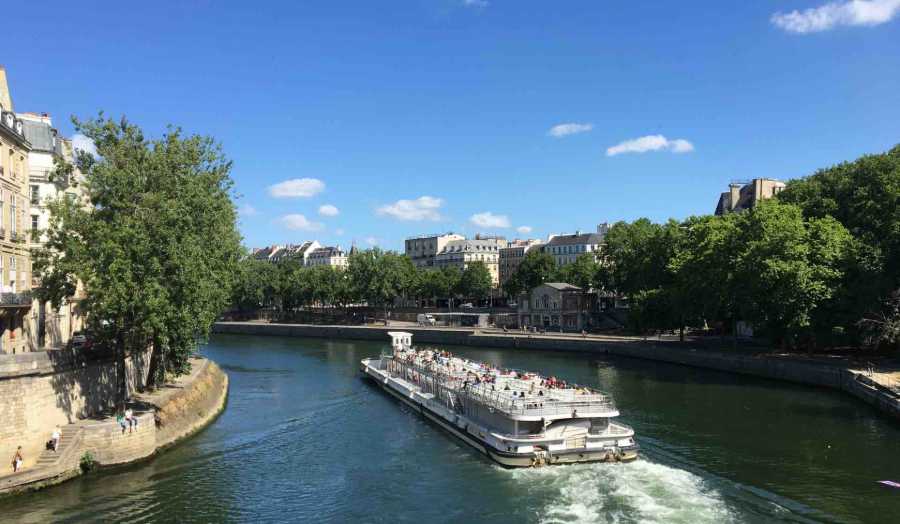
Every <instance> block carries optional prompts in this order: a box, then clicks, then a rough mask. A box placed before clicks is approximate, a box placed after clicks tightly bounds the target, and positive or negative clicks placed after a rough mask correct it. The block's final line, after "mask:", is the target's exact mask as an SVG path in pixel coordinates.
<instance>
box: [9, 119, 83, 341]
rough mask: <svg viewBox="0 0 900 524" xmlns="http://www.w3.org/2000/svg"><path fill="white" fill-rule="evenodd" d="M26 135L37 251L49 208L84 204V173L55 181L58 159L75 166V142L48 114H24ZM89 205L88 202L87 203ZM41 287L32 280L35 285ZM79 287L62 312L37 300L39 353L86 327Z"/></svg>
mask: <svg viewBox="0 0 900 524" xmlns="http://www.w3.org/2000/svg"><path fill="white" fill-rule="evenodd" d="M18 117H19V119H20V120H21V121H22V124H23V129H24V131H25V138H27V139H28V141H29V142H30V143H31V151H30V152H29V153H28V167H29V171H28V182H29V196H30V211H31V212H30V215H29V216H30V220H31V235H30V238H29V240H30V242H31V249H37V248H40V247H41V246H43V244H44V242H46V234H45V233H44V231H45V230H46V229H47V227H49V224H50V209H49V208H48V207H47V204H48V203H49V201H51V200H55V199H57V198H60V197H64V198H69V199H71V200H75V201H82V202H83V201H84V195H83V191H82V190H81V185H80V184H79V182H81V173H80V172H78V171H77V170H75V171H74V173H73V174H72V176H71V179H65V180H63V179H58V178H56V179H52V180H51V178H52V177H51V174H52V173H53V170H54V168H55V165H54V161H55V160H56V159H57V158H60V159H62V160H65V161H66V162H69V163H73V162H74V160H75V159H74V151H73V149H72V142H71V141H70V140H66V139H65V138H62V137H61V136H59V132H58V131H57V130H56V129H54V128H53V122H52V120H51V118H50V116H49V115H47V114H46V113H43V114H35V113H20V114H19V115H18ZM84 203H85V205H87V204H86V202H84ZM38 284H39V283H38V282H37V280H36V279H34V278H33V279H32V285H33V286H37V285H38ZM80 288H81V286H79V290H78V292H77V293H76V294H75V296H74V297H72V298H70V299H68V300H66V302H65V303H63V304H62V305H61V306H60V307H59V308H56V309H54V308H53V307H52V305H51V304H49V303H40V302H38V301H37V300H35V301H34V302H33V304H32V308H31V315H30V328H31V333H32V334H33V337H34V346H35V348H37V349H42V348H46V347H62V346H64V345H65V344H66V343H67V342H68V341H69V339H70V338H71V337H72V334H73V333H74V332H76V331H80V330H81V329H82V328H83V327H84V315H83V314H82V312H81V310H80V307H79V304H80V302H81V300H82V299H83V298H84V296H83V290H82V289H80Z"/></svg>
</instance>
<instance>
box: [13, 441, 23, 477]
mask: <svg viewBox="0 0 900 524" xmlns="http://www.w3.org/2000/svg"><path fill="white" fill-rule="evenodd" d="M22 462H25V458H24V457H23V456H22V446H19V447H18V448H16V454H15V455H13V460H12V467H13V473H16V472H17V471H19V469H21V468H22Z"/></svg>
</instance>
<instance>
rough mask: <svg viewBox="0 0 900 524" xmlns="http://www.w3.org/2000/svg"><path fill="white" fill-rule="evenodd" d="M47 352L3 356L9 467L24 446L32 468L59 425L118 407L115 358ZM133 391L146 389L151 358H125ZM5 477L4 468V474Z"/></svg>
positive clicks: (3, 442)
mask: <svg viewBox="0 0 900 524" xmlns="http://www.w3.org/2000/svg"><path fill="white" fill-rule="evenodd" d="M87 357H89V358H86V356H85V355H79V354H76V353H74V352H72V351H62V350H60V351H45V352H40V353H22V354H16V355H3V356H0V421H2V424H0V459H2V461H3V464H2V465H3V466H5V465H7V464H8V463H9V461H10V460H11V458H12V456H13V454H14V453H15V450H16V447H17V446H22V449H23V451H24V455H25V459H26V460H25V465H26V466H30V465H31V464H32V463H33V462H34V459H35V458H36V457H37V456H38V455H39V454H40V452H41V451H42V450H43V449H44V444H45V443H46V442H47V440H49V439H50V434H51V433H52V432H53V429H54V427H55V426H57V425H59V426H65V425H67V424H73V423H75V422H77V421H78V420H80V419H84V418H86V417H92V416H95V415H97V414H99V413H102V412H104V411H106V410H109V409H111V408H113V407H114V401H115V398H116V395H115V392H116V363H115V360H114V359H113V357H112V355H104V354H93V355H88V356H87ZM126 362H127V366H126V367H127V369H128V372H127V375H126V376H127V377H128V382H129V388H130V389H131V391H134V390H136V389H138V388H140V387H142V386H143V384H144V382H145V380H146V377H147V368H148V366H147V363H148V362H149V359H148V355H138V356H136V357H135V358H129V359H127V361H126ZM0 471H2V472H3V473H6V471H5V470H0Z"/></svg>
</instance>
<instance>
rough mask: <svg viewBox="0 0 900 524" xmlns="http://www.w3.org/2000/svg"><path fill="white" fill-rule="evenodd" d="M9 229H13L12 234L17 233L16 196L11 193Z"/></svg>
mask: <svg viewBox="0 0 900 524" xmlns="http://www.w3.org/2000/svg"><path fill="white" fill-rule="evenodd" d="M9 200H10V202H9V205H10V207H9V230H10V231H12V234H13V235H15V234H16V226H17V225H18V224H17V223H16V196H15V195H10V197H9Z"/></svg>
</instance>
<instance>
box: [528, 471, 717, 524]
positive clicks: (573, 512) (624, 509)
mask: <svg viewBox="0 0 900 524" xmlns="http://www.w3.org/2000/svg"><path fill="white" fill-rule="evenodd" d="M511 473H512V475H513V476H514V478H516V479H518V480H522V481H523V484H524V485H525V489H527V490H528V491H533V492H535V496H536V497H538V498H544V499H545V500H547V502H546V503H545V504H544V506H543V508H541V509H540V521H541V522H542V523H547V524H550V523H582V522H584V523H588V522H590V523H596V522H616V523H618V522H666V523H677V522H689V523H704V522H715V523H720V522H732V521H734V516H733V515H732V513H731V512H730V511H729V509H728V507H727V506H726V504H725V501H724V500H723V499H722V497H721V495H720V494H719V493H718V492H716V491H715V490H714V489H712V488H710V487H708V486H707V485H706V483H705V482H704V481H703V479H701V478H700V477H698V476H697V475H694V474H693V473H690V472H687V471H684V470H680V469H676V468H672V467H669V466H664V465H662V464H656V463H653V462H649V461H647V460H638V461H635V462H632V463H629V464H585V465H573V466H554V467H546V468H540V469H524V470H513V471H512V472H511ZM547 493H552V496H550V497H549V499H547ZM541 495H543V496H541Z"/></svg>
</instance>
